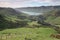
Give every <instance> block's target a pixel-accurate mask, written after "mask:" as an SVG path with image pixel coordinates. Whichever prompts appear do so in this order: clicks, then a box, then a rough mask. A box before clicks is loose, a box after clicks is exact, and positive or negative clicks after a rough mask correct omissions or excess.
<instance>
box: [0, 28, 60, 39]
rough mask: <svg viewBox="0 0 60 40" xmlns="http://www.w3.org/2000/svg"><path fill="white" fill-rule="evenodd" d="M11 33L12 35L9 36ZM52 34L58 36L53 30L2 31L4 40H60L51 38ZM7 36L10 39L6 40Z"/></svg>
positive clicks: (25, 29)
mask: <svg viewBox="0 0 60 40" xmlns="http://www.w3.org/2000/svg"><path fill="white" fill-rule="evenodd" d="M18 30H19V31H18ZM9 33H11V35H8V34H9ZM51 34H56V31H55V30H53V29H51V28H17V29H6V30H4V31H0V36H1V35H2V39H3V40H59V39H56V38H52V37H50V35H51ZM4 35H5V36H4ZM6 35H8V36H10V37H7V39H6V38H5V37H6Z"/></svg>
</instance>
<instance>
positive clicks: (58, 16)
mask: <svg viewBox="0 0 60 40" xmlns="http://www.w3.org/2000/svg"><path fill="white" fill-rule="evenodd" d="M44 16H45V17H46V19H47V20H46V22H49V23H51V24H56V25H60V10H53V11H50V12H48V13H47V14H45V15H44Z"/></svg>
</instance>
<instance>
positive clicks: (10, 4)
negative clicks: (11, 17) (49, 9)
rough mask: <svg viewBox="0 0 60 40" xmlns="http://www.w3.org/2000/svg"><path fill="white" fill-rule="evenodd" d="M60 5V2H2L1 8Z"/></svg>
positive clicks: (0, 2)
mask: <svg viewBox="0 0 60 40" xmlns="http://www.w3.org/2000/svg"><path fill="white" fill-rule="evenodd" d="M42 5H60V0H0V7H30V6H42Z"/></svg>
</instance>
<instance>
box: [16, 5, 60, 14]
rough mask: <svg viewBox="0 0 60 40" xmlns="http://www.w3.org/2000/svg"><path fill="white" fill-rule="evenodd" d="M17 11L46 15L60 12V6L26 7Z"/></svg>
mask: <svg viewBox="0 0 60 40" xmlns="http://www.w3.org/2000/svg"><path fill="white" fill-rule="evenodd" d="M16 10H18V11H22V12H31V13H45V12H48V11H51V10H60V6H41V7H24V8H16Z"/></svg>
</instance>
